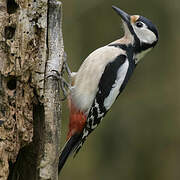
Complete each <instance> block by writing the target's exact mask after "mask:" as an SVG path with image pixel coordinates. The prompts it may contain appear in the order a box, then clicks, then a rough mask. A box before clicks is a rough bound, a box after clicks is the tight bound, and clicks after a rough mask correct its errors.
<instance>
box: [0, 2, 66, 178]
mask: <svg viewBox="0 0 180 180" xmlns="http://www.w3.org/2000/svg"><path fill="white" fill-rule="evenodd" d="M61 11H62V5H61V2H59V1H56V0H1V1H0V180H6V179H9V180H15V179H18V180H24V179H25V180H34V179H41V180H44V179H48V180H57V179H58V173H57V164H58V158H57V157H58V155H59V148H60V127H61V123H60V120H61V107H60V92H59V91H60V89H59V82H58V80H57V79H56V78H54V77H53V76H52V75H53V74H55V71H58V72H61V70H62V66H63V61H64V46H63V37H62V12H61ZM53 70H55V71H53Z"/></svg>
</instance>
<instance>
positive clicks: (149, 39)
mask: <svg viewBox="0 0 180 180" xmlns="http://www.w3.org/2000/svg"><path fill="white" fill-rule="evenodd" d="M133 29H134V32H135V33H136V35H137V37H138V38H139V40H140V42H144V43H148V44H152V43H153V42H155V41H156V40H157V38H156V35H155V34H154V33H153V32H152V31H151V30H149V29H148V27H147V26H146V25H144V27H142V28H138V27H136V26H135V25H133Z"/></svg>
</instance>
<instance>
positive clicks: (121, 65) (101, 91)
mask: <svg viewBox="0 0 180 180" xmlns="http://www.w3.org/2000/svg"><path fill="white" fill-rule="evenodd" d="M128 70H129V61H128V59H127V57H126V55H123V54H121V55H119V56H117V57H116V58H115V59H114V61H112V62H110V63H108V64H107V65H106V67H105V69H104V72H103V74H102V76H101V79H100V82H99V85H98V91H97V94H96V96H95V98H94V101H93V104H92V106H91V108H90V110H89V113H88V116H87V120H86V125H85V127H84V130H83V133H82V139H81V142H80V143H79V145H78V147H77V149H76V150H75V151H76V152H75V154H76V153H77V152H78V151H79V149H80V148H81V146H82V145H83V143H84V141H85V140H86V137H87V136H88V135H89V134H90V133H91V132H92V131H93V130H94V129H95V128H96V127H97V126H98V125H99V123H100V122H101V120H102V118H103V117H104V116H105V114H106V113H107V112H108V110H109V109H110V107H111V106H112V104H113V103H114V101H115V100H116V98H117V97H118V95H119V93H120V91H121V87H122V86H123V83H124V82H125V80H126V78H127V73H128Z"/></svg>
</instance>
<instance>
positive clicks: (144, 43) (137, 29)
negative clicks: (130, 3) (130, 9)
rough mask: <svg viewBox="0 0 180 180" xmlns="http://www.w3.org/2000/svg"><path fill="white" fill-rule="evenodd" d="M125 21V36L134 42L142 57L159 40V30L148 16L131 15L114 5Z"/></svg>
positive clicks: (136, 51) (136, 50)
mask: <svg viewBox="0 0 180 180" xmlns="http://www.w3.org/2000/svg"><path fill="white" fill-rule="evenodd" d="M112 8H113V9H114V10H115V11H116V12H117V13H118V15H120V17H121V18H122V21H123V26H124V31H125V38H126V39H127V40H128V41H130V43H132V45H133V47H134V48H135V53H136V54H137V55H138V56H139V57H138V59H140V58H142V57H143V56H144V54H145V53H146V52H148V51H149V50H150V49H152V48H153V47H154V46H155V45H156V43H157V41H158V30H157V28H156V26H155V25H154V24H153V23H152V22H151V21H150V20H148V19H147V18H145V17H143V16H139V15H132V16H131V15H129V14H127V13H125V12H124V11H122V10H121V9H119V8H117V7H115V6H112Z"/></svg>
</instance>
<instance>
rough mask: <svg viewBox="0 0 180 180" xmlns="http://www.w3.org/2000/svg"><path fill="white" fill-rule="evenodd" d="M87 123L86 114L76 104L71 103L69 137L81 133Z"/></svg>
mask: <svg viewBox="0 0 180 180" xmlns="http://www.w3.org/2000/svg"><path fill="white" fill-rule="evenodd" d="M85 123H86V116H85V114H84V113H83V112H81V111H79V110H77V109H76V108H75V106H74V105H73V104H72V101H71V103H70V119H69V132H68V135H67V139H69V138H70V137H71V136H73V135H74V134H75V133H81V132H82V130H83V128H84V126H85Z"/></svg>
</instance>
